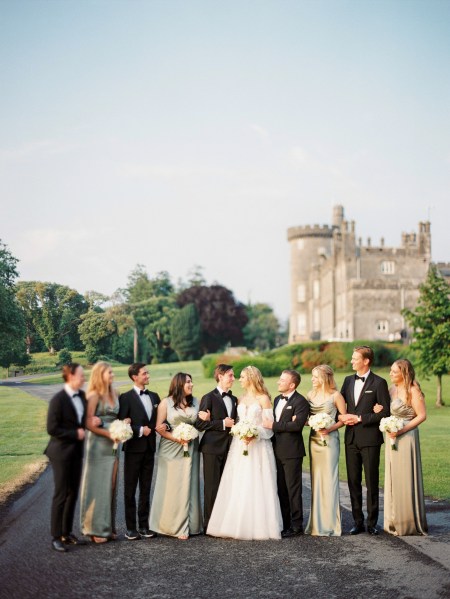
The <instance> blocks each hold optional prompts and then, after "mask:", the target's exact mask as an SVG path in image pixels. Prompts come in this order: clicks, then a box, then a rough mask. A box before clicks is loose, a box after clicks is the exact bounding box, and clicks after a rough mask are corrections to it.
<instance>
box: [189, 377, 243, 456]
mask: <svg viewBox="0 0 450 599" xmlns="http://www.w3.org/2000/svg"><path fill="white" fill-rule="evenodd" d="M231 403H232V410H231V416H230V418H233V419H234V420H236V417H237V408H236V406H237V398H236V397H235V396H234V395H232V396H231ZM206 410H209V411H210V413H211V419H210V420H209V421H204V420H201V419H200V418H197V420H196V421H195V428H197V429H198V430H199V431H203V432H204V433H205V434H204V435H203V438H202V440H201V441H200V451H202V452H203V453H213V454H216V455H220V454H224V453H227V451H228V448H229V446H230V443H231V435H230V429H229V428H226V429H224V428H223V421H224V419H225V418H227V417H228V412H227V407H226V405H225V402H224V400H223V398H222V396H221V394H220V393H219V391H218V390H217V388H216V389H214V390H213V391H210V392H209V393H207V394H206V395H204V396H203V397H202V400H201V402H200V408H199V411H204V412H206Z"/></svg>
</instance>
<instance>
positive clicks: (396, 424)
mask: <svg viewBox="0 0 450 599" xmlns="http://www.w3.org/2000/svg"><path fill="white" fill-rule="evenodd" d="M404 426H405V423H404V422H403V420H402V419H401V418H398V417H397V416H388V417H387V418H382V419H381V420H380V431H381V432H382V433H398V431H400V430H401V429H402V428H403V427H404ZM389 439H390V441H391V448H392V449H393V450H394V451H397V445H396V444H395V439H392V438H391V437H389Z"/></svg>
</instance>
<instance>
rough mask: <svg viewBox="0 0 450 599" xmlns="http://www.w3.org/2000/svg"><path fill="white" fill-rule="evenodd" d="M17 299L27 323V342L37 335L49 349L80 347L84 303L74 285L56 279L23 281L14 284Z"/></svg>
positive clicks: (29, 343)
mask: <svg viewBox="0 0 450 599" xmlns="http://www.w3.org/2000/svg"><path fill="white" fill-rule="evenodd" d="M17 300H18V302H19V303H20V306H21V308H22V310H23V314H24V318H25V322H26V326H27V346H28V348H30V346H31V343H32V340H33V338H34V336H36V335H38V336H39V337H41V338H42V339H43V341H44V343H45V345H46V347H47V349H48V351H49V352H50V353H52V354H53V353H55V350H58V349H61V348H62V347H66V348H67V349H69V350H77V349H81V343H80V337H79V334H78V325H79V324H80V322H81V320H80V318H81V315H82V314H84V313H85V312H86V311H87V309H88V305H87V303H86V300H85V299H84V298H83V296H82V295H80V294H79V293H78V292H77V291H75V289H70V287H66V286H65V285H59V284H57V283H43V282H41V281H26V282H21V283H19V284H18V285H17Z"/></svg>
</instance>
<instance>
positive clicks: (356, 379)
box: [355, 374, 366, 383]
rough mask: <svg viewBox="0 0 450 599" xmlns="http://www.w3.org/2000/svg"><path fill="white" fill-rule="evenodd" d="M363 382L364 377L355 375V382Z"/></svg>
mask: <svg viewBox="0 0 450 599" xmlns="http://www.w3.org/2000/svg"><path fill="white" fill-rule="evenodd" d="M365 380H366V377H365V376H358V375H357V374H355V381H362V382H363V383H364V381H365Z"/></svg>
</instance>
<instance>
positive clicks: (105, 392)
mask: <svg viewBox="0 0 450 599" xmlns="http://www.w3.org/2000/svg"><path fill="white" fill-rule="evenodd" d="M110 368H111V364H108V362H97V363H96V364H94V366H93V367H92V370H91V376H90V379H89V384H88V388H87V394H88V395H89V394H90V393H96V394H97V395H98V398H99V402H101V403H102V404H105V403H106V402H107V401H108V399H111V400H114V399H115V397H116V392H115V390H114V389H113V386H112V385H110V384H108V383H107V382H106V381H105V378H104V376H105V373H106V372H107V371H108V370H109V369H110Z"/></svg>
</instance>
